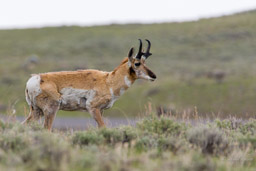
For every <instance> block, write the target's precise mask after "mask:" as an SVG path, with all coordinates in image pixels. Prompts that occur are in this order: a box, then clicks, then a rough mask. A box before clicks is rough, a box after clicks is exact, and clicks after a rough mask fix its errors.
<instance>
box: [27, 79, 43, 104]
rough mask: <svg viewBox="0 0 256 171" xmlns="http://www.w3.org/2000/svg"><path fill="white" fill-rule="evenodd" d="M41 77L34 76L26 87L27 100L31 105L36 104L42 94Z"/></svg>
mask: <svg viewBox="0 0 256 171" xmlns="http://www.w3.org/2000/svg"><path fill="white" fill-rule="evenodd" d="M40 80H41V78H40V75H33V76H32V77H31V78H30V79H29V80H28V82H27V85H26V91H27V93H26V100H27V103H28V104H29V105H35V104H36V97H37V96H38V95H39V94H40V93H41V88H40Z"/></svg>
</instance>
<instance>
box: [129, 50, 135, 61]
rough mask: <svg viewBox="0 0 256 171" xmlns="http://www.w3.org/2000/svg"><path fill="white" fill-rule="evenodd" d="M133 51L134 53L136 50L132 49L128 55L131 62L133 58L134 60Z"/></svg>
mask: <svg viewBox="0 0 256 171" xmlns="http://www.w3.org/2000/svg"><path fill="white" fill-rule="evenodd" d="M133 51H134V49H133V47H132V48H131V49H130V51H129V53H128V59H129V61H132V58H133V56H132V55H133Z"/></svg>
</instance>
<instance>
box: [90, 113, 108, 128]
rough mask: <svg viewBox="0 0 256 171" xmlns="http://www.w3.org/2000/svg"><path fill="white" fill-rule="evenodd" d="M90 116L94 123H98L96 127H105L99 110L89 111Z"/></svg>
mask: <svg viewBox="0 0 256 171" xmlns="http://www.w3.org/2000/svg"><path fill="white" fill-rule="evenodd" d="M90 113H91V115H92V116H93V118H94V119H95V121H96V122H97V123H98V127H99V128H101V127H105V123H104V121H103V119H102V115H101V111H100V109H93V110H91V112H90Z"/></svg>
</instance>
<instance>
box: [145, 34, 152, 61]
mask: <svg viewBox="0 0 256 171" xmlns="http://www.w3.org/2000/svg"><path fill="white" fill-rule="evenodd" d="M145 40H146V41H147V42H148V48H147V50H146V52H145V53H143V56H145V58H146V59H147V58H148V57H149V56H151V55H152V53H150V52H149V51H150V48H151V43H150V41H149V40H148V39H145Z"/></svg>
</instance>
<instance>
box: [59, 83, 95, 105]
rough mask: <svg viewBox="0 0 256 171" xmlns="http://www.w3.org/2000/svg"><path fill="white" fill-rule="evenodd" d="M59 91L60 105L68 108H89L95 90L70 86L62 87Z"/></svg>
mask: <svg viewBox="0 0 256 171" xmlns="http://www.w3.org/2000/svg"><path fill="white" fill-rule="evenodd" d="M60 93H61V94H62V95H61V105H62V106H64V108H65V109H69V110H78V109H81V110H82V109H87V110H90V106H91V102H92V101H93V98H94V96H95V90H84V89H75V88H71V87H68V88H63V89H62V90H61V91H60Z"/></svg>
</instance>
